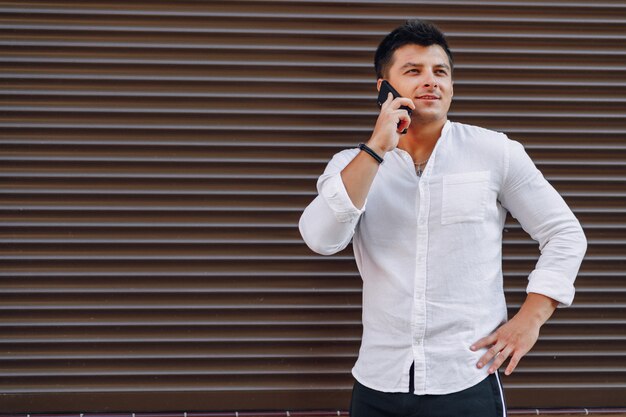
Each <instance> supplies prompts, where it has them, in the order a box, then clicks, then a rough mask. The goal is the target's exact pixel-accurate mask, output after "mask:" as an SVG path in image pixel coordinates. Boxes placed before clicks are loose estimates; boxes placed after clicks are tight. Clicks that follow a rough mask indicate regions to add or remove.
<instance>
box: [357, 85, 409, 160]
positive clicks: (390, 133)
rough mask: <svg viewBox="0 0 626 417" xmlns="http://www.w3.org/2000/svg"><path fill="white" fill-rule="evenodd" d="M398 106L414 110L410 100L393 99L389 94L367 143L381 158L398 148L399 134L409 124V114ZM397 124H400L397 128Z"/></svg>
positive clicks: (402, 98)
mask: <svg viewBox="0 0 626 417" xmlns="http://www.w3.org/2000/svg"><path fill="white" fill-rule="evenodd" d="M400 106H408V107H410V108H411V109H413V110H415V104H414V103H413V101H412V100H411V99H410V98H406V97H397V98H395V99H394V98H393V95H392V94H391V93H389V94H388V95H387V100H385V102H384V103H383V105H382V106H381V108H380V114H379V115H378V120H376V126H375V127H374V132H372V137H371V138H370V140H369V141H368V142H367V146H369V147H370V148H372V149H373V150H374V151H375V152H376V153H378V154H379V155H380V156H381V157H382V156H383V155H384V154H385V153H387V152H389V151H392V150H394V149H395V148H396V146H398V142H399V141H400V135H401V132H403V131H404V129H406V128H408V127H409V125H410V124H411V117H410V116H409V113H408V112H407V111H406V110H404V109H401V108H400ZM398 123H399V124H400V125H399V126H398Z"/></svg>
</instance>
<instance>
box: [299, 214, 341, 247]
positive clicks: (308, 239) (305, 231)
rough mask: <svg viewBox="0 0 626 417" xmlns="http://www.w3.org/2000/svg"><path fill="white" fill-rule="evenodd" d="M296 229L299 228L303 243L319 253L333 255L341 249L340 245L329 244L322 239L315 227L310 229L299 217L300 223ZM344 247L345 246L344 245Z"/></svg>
mask: <svg viewBox="0 0 626 417" xmlns="http://www.w3.org/2000/svg"><path fill="white" fill-rule="evenodd" d="M298 229H299V230H300V236H302V240H304V243H306V245H307V246H308V247H309V249H311V250H312V251H313V252H315V253H317V254H319V255H324V256H328V255H334V254H335V253H337V252H339V251H340V250H342V249H343V247H341V245H332V244H331V245H329V244H327V243H325V242H324V241H323V238H322V236H321V235H320V233H316V230H315V228H313V229H310V228H309V227H307V225H306V223H304V222H303V221H302V218H301V219H300V223H299V224H298ZM344 247H345V246H344Z"/></svg>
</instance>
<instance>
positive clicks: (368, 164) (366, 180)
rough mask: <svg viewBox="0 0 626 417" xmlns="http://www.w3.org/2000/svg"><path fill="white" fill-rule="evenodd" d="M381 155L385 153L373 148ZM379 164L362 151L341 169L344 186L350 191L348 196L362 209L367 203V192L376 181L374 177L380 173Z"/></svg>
mask: <svg viewBox="0 0 626 417" xmlns="http://www.w3.org/2000/svg"><path fill="white" fill-rule="evenodd" d="M372 150H374V152H376V153H377V154H378V155H380V156H381V157H383V156H384V153H383V152H382V151H381V150H379V149H375V148H372ZM378 169H379V164H378V162H377V161H376V160H375V159H374V158H372V156H371V155H368V154H367V153H366V152H363V151H361V152H360V153H359V154H358V155H357V156H356V157H355V158H354V159H353V160H352V161H351V162H350V163H349V164H348V165H347V166H346V167H345V168H344V169H343V171H341V179H342V181H343V184H344V187H345V188H346V191H347V192H348V196H349V197H350V200H351V201H352V204H354V206H355V207H357V208H359V209H361V208H363V205H364V204H365V200H366V198H367V194H368V193H369V190H370V188H371V186H372V183H373V182H374V178H375V177H376V174H377V173H378Z"/></svg>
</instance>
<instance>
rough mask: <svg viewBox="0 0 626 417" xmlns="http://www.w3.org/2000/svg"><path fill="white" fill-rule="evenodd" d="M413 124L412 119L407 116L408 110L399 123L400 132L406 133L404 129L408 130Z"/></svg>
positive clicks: (401, 116)
mask: <svg viewBox="0 0 626 417" xmlns="http://www.w3.org/2000/svg"><path fill="white" fill-rule="evenodd" d="M410 124H411V118H410V117H409V115H408V114H407V112H406V110H405V111H404V115H400V120H399V121H398V129H397V131H398V132H404V129H406V128H408V127H409V125H410Z"/></svg>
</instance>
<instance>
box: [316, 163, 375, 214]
mask: <svg viewBox="0 0 626 417" xmlns="http://www.w3.org/2000/svg"><path fill="white" fill-rule="evenodd" d="M321 194H322V196H323V197H324V200H326V203H327V204H328V206H329V207H330V208H331V210H332V211H333V214H334V215H335V218H336V219H337V221H339V222H340V223H346V222H352V221H356V220H358V218H359V217H360V216H361V214H362V213H363V212H364V211H365V206H366V204H367V199H366V200H365V203H364V204H363V208H362V209H358V208H356V207H355V205H354V204H353V203H352V200H350V196H349V195H348V191H346V187H345V186H344V184H343V180H342V179H341V173H340V172H338V173H337V174H335V175H333V176H331V177H330V178H328V179H327V180H326V181H325V182H324V186H323V187H322V190H321Z"/></svg>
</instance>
